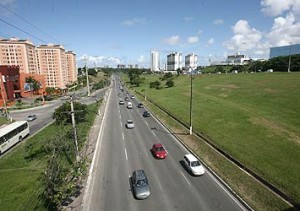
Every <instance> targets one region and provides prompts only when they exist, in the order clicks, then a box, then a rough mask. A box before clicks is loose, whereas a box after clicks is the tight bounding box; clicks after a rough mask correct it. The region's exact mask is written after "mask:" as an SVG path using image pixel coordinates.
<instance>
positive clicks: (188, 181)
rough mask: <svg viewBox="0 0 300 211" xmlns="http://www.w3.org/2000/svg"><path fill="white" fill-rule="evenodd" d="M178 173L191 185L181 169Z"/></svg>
mask: <svg viewBox="0 0 300 211" xmlns="http://www.w3.org/2000/svg"><path fill="white" fill-rule="evenodd" d="M180 173H181V175H182V176H183V178H184V179H185V181H186V182H187V183H188V184H189V185H190V186H191V183H190V182H189V181H188V179H187V178H186V176H184V174H183V173H182V171H180Z"/></svg>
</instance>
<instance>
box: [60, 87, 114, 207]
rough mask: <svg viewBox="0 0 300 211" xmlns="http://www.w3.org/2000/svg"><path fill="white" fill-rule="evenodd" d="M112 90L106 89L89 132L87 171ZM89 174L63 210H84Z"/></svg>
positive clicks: (86, 153) (86, 154)
mask: <svg viewBox="0 0 300 211" xmlns="http://www.w3.org/2000/svg"><path fill="white" fill-rule="evenodd" d="M110 91H111V87H110V88H109V89H107V90H106V93H105V96H104V97H103V103H102V104H101V106H100V108H99V110H98V114H97V116H96V118H95V122H94V125H93V127H92V128H91V130H90V133H89V137H88V141H87V143H86V151H85V152H84V154H85V156H87V158H88V161H89V163H88V165H89V166H88V169H87V172H89V168H90V164H91V162H92V159H93V155H94V150H95V148H96V142H97V138H98V134H99V131H100V127H101V124H102V120H103V117H104V115H103V114H104V111H105V107H106V103H107V97H108V93H109V92H110ZM88 176H89V175H86V178H84V181H83V184H82V186H83V187H82V189H81V190H80V191H79V193H78V194H77V195H76V196H74V197H71V199H70V200H71V201H72V202H71V203H70V204H69V205H67V206H65V207H63V210H68V211H69V210H74V211H82V209H83V207H82V206H83V204H82V201H83V196H84V192H85V186H86V182H87V178H88Z"/></svg>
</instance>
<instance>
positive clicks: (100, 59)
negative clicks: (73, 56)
mask: <svg viewBox="0 0 300 211" xmlns="http://www.w3.org/2000/svg"><path fill="white" fill-rule="evenodd" d="M78 61H81V63H85V61H86V62H87V65H88V66H94V64H95V63H96V65H110V66H113V65H117V64H120V63H121V60H120V59H119V58H116V57H106V56H88V55H86V54H83V55H81V56H80V57H79V58H78Z"/></svg>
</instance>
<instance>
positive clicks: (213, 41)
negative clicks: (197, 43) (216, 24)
mask: <svg viewBox="0 0 300 211" xmlns="http://www.w3.org/2000/svg"><path fill="white" fill-rule="evenodd" d="M214 43H215V39H214V38H210V39H209V40H208V42H207V44H208V45H212V44H214Z"/></svg>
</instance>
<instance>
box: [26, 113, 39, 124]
mask: <svg viewBox="0 0 300 211" xmlns="http://www.w3.org/2000/svg"><path fill="white" fill-rule="evenodd" d="M35 119H37V116H36V115H35V114H31V115H28V116H27V122H32V121H33V120H35Z"/></svg>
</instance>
